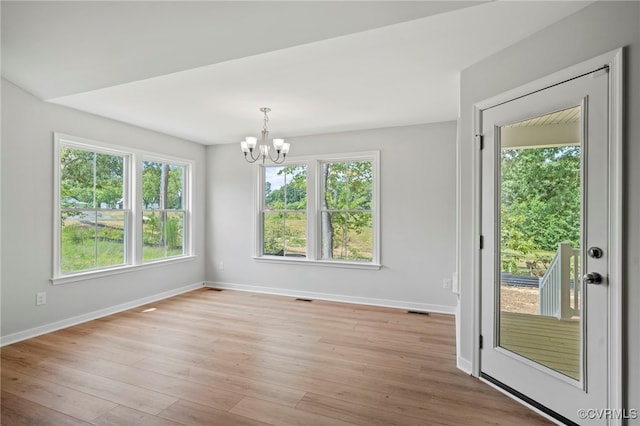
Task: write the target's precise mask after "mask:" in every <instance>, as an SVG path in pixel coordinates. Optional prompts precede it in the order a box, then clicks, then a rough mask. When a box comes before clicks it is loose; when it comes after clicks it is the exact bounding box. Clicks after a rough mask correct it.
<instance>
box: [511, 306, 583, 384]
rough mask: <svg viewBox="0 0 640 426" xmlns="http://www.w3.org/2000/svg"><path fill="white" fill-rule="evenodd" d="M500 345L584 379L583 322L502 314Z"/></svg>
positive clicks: (512, 313)
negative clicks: (582, 358)
mask: <svg viewBox="0 0 640 426" xmlns="http://www.w3.org/2000/svg"><path fill="white" fill-rule="evenodd" d="M500 346H502V347H503V348H505V349H509V350H510V351H512V352H515V353H517V354H520V355H522V356H524V357H526V358H529V359H531V360H533V361H536V362H538V363H540V364H543V365H545V366H547V367H549V368H552V369H554V370H557V371H559V372H561V373H563V374H565V375H567V376H569V377H572V378H574V379H576V380H579V379H580V321H579V320H577V319H576V320H559V319H556V318H553V317H544V316H541V315H530V314H522V313H516V312H501V313H500Z"/></svg>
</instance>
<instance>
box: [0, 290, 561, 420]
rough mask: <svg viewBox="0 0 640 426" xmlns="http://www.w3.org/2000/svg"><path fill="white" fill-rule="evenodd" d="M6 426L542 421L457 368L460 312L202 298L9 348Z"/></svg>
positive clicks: (184, 298)
mask: <svg viewBox="0 0 640 426" xmlns="http://www.w3.org/2000/svg"><path fill="white" fill-rule="evenodd" d="M1 369H2V392H1V394H2V409H1V423H2V425H4V426H10V425H36V424H37V425H56V426H59V425H88V424H91V425H127V426H128V425H154V426H155V425H160V426H164V425H167V426H168V425H173V426H176V425H230V426H233V425H265V424H268V425H296V426H297V425H302V426H306V425H366V426H371V425H509V426H513V425H548V424H550V423H549V422H547V421H546V420H545V419H543V418H542V417H540V416H538V415H537V414H535V413H533V412H532V411H530V410H528V409H527V408H525V407H523V406H521V405H519V404H518V403H516V402H514V401H512V400H511V399H509V398H507V397H506V396H504V395H502V394H500V393H499V392H497V391H495V390H494V389H492V388H491V387H489V386H487V385H485V384H483V383H481V382H480V381H478V380H477V379H475V378H473V377H471V376H468V375H466V374H464V373H462V372H461V371H459V370H457V369H456V367H455V331H454V318H453V316H449V315H438V314H432V315H428V316H427V315H417V314H409V313H407V312H406V311H401V310H395V309H387V308H377V307H368V306H360V305H349V304H340V303H332V302H322V301H313V302H305V301H297V300H295V299H293V298H287V297H279V296H270V295H261V294H252V293H244V292H237V291H228V290H225V291H215V290H212V289H201V290H196V291H193V292H190V293H187V294H184V295H181V296H177V297H173V298H171V299H167V300H164V301H161V302H157V303H153V304H150V305H147V306H143V307H140V308H136V309H132V310H129V311H126V312H122V313H119V314H116V315H112V316H109V317H106V318H102V319H99V320H95V321H91V322H88V323H84V324H81V325H78V326H74V327H71V328H68V329H65V330H61V331H57V332H55V333H50V334H47V335H44V336H40V337H37V338H33V339H30V340H27V341H24V342H20V343H16V344H13V345H9V346H5V347H4V348H2V368H1Z"/></svg>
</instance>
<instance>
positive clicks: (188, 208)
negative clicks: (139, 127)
mask: <svg viewBox="0 0 640 426" xmlns="http://www.w3.org/2000/svg"><path fill="white" fill-rule="evenodd" d="M53 136H54V137H53V139H54V143H53V145H54V155H53V157H54V161H53V163H54V167H53V259H52V271H53V273H52V278H51V279H50V281H51V283H52V284H53V285H58V284H66V283H72V282H77V281H84V280H87V279H93V278H100V277H105V276H110V275H114V274H121V273H125V272H130V271H133V270H138V269H144V268H149V267H156V266H159V265H166V264H168V263H179V262H185V261H190V260H194V259H195V257H196V256H195V254H194V246H193V225H192V224H193V223H194V222H193V200H192V198H193V197H192V182H193V176H194V173H195V162H194V161H192V160H188V159H184V158H178V157H173V156H168V155H160V154H157V153H153V152H148V151H143V150H137V149H132V148H128V147H122V146H118V145H113V144H110V143H105V142H100V141H95V140H91V139H86V138H82V137H78V136H71V135H67V134H63V133H58V132H54V134H53ZM62 147H71V148H76V149H82V150H86V151H91V152H98V153H104V154H111V155H119V156H123V157H124V158H125V164H124V166H123V171H124V173H123V174H124V176H123V186H124V188H123V209H122V211H123V212H126V213H125V262H124V263H123V264H119V265H115V266H106V267H100V268H93V269H84V270H81V271H74V272H69V273H62V271H61V261H62V258H61V256H62V253H61V251H62V250H61V230H62V229H61V226H60V223H61V217H62V215H61V211H62V208H61V205H60V203H61V182H60V179H61V177H62V176H61V170H60V161H61V157H60V149H61V148H62ZM143 161H159V162H165V163H170V164H174V165H180V166H184V176H183V182H184V183H183V185H184V188H183V192H184V194H183V209H184V211H185V225H184V227H185V229H184V230H183V232H184V243H183V244H184V254H183V255H181V256H171V257H165V258H160V259H154V260H152V261H147V262H143V261H142V241H143V239H142V215H143V206H142V163H143Z"/></svg>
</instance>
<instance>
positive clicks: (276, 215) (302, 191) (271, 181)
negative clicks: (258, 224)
mask: <svg viewBox="0 0 640 426" xmlns="http://www.w3.org/2000/svg"><path fill="white" fill-rule="evenodd" d="M263 171H264V177H263V182H264V186H263V194H262V209H261V210H262V212H261V213H262V214H261V216H262V230H263V238H262V242H263V244H262V254H263V255H267V256H289V257H306V255H307V168H306V166H305V165H287V166H273V167H271V166H267V167H263Z"/></svg>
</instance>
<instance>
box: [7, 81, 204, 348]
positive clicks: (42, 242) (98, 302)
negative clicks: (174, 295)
mask: <svg viewBox="0 0 640 426" xmlns="http://www.w3.org/2000/svg"><path fill="white" fill-rule="evenodd" d="M53 132H62V133H66V134H69V135H75V136H80V137H84V138H88V139H94V140H99V141H102V142H108V143H112V144H117V145H121V146H130V147H135V148H138V149H142V150H148V151H152V152H157V153H160V154H166V155H175V156H179V157H182V158H189V159H193V160H195V161H196V166H195V170H196V176H195V179H194V182H195V187H194V190H195V193H194V195H195V196H194V199H195V205H194V213H195V227H196V229H197V230H199V232H196V233H195V250H196V254H197V255H198V257H197V258H196V260H194V261H188V262H184V263H180V264H173V265H167V266H159V267H154V268H147V269H144V270H139V271H136V272H128V273H123V274H120V275H112V276H110V277H105V278H100V279H91V280H86V281H81V282H76V283H71V284H62V285H56V286H53V285H51V283H50V281H49V278H51V276H52V263H53V261H52V246H53V243H52V238H53V229H52V227H53V219H52V214H53V205H52V203H53V196H52V190H53V184H52V178H53ZM204 157H205V148H204V147H203V146H201V145H197V144H195V143H191V142H183V141H181V140H178V139H176V138H173V137H169V136H166V135H162V134H159V133H155V132H151V131H148V130H144V129H141V128H137V127H134V126H130V125H126V124H123V123H119V122H116V121H113V120H108V119H104V118H100V117H97V116H94V115H91V114H86V113H83V112H79V111H76V110H72V109H68V108H65V107H61V106H57V105H52V104H48V103H44V102H41V101H40V100H38V99H36V98H35V97H33V96H31V95H30V94H28V93H26V92H24V91H23V90H22V89H20V88H18V87H17V86H15V85H13V84H12V83H10V82H8V81H6V80H4V79H3V80H2V156H1V158H2V179H1V182H2V216H1V217H2V298H1V300H2V317H1V318H2V323H1V327H2V329H1V336H2V339H3V343H6V342H7V341H12V340H15V339H16V338H22V337H26V336H28V335H29V334H30V333H32V332H42V331H46V330H47V327H48V326H51V325H52V324H56V323H58V324H65V323H66V322H68V321H71V320H72V319H73V318H76V317H82V318H85V317H86V316H90V315H91V313H92V312H96V311H100V312H102V313H105V312H106V311H104V310H108V309H110V308H113V307H114V306H118V305H122V304H126V303H131V302H132V301H135V300H138V299H143V298H152V297H155V296H156V295H158V294H161V293H165V292H168V293H170V292H173V291H176V290H177V289H180V288H182V287H184V286H187V285H190V284H195V283H200V284H201V283H202V282H203V281H204V243H205V241H204V238H202V234H203V232H202V230H203V229H204V202H203V200H204V197H205V192H204V185H205V164H204ZM40 291H45V292H47V304H46V305H43V306H36V305H35V297H36V292H40Z"/></svg>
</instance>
